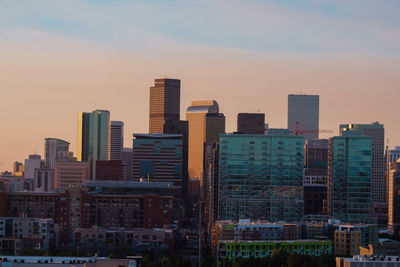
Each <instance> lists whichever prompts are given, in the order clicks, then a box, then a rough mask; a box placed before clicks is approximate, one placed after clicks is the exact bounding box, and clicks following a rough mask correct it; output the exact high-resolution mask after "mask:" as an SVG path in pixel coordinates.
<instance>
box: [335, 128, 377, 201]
mask: <svg viewBox="0 0 400 267" xmlns="http://www.w3.org/2000/svg"><path fill="white" fill-rule="evenodd" d="M339 131H340V135H344V132H346V133H347V134H348V133H351V134H361V135H364V136H369V137H371V138H372V180H371V183H372V185H371V186H372V203H373V204H377V203H382V202H385V177H384V174H385V129H384V127H383V124H380V123H379V122H374V123H371V124H341V125H340V128H339Z"/></svg>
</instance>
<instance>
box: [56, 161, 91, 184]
mask: <svg viewBox="0 0 400 267" xmlns="http://www.w3.org/2000/svg"><path fill="white" fill-rule="evenodd" d="M89 179H90V163H89V162H85V161H59V162H57V163H56V168H55V170H54V186H55V188H64V189H66V188H68V187H71V186H80V185H81V184H82V183H84V182H86V181H89Z"/></svg>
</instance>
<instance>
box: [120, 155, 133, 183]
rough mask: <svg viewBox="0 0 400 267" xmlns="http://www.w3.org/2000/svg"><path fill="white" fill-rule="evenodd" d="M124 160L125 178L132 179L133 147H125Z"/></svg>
mask: <svg viewBox="0 0 400 267" xmlns="http://www.w3.org/2000/svg"><path fill="white" fill-rule="evenodd" d="M122 161H123V164H124V175H123V177H124V178H123V179H124V180H127V181H130V180H132V163H133V148H130V147H124V148H123V149H122Z"/></svg>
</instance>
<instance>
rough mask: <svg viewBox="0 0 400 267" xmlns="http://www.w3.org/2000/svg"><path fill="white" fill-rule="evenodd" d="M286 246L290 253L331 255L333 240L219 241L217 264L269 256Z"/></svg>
mask: <svg viewBox="0 0 400 267" xmlns="http://www.w3.org/2000/svg"><path fill="white" fill-rule="evenodd" d="M279 248H284V249H285V250H286V251H287V252H288V253H297V254H300V255H313V256H321V255H331V254H332V241H328V240H285V241H284V240H281V241H235V240H221V241H219V242H218V252H217V256H218V259H217V260H218V262H217V266H223V265H224V263H226V262H227V261H233V262H234V261H235V259H237V258H240V257H242V258H245V259H248V258H250V257H254V258H265V257H269V256H270V255H271V254H272V252H273V251H274V250H275V249H279Z"/></svg>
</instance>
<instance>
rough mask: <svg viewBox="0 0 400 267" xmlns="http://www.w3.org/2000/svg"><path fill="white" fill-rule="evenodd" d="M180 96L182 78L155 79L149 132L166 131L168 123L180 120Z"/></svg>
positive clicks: (152, 88) (151, 91)
mask: <svg viewBox="0 0 400 267" xmlns="http://www.w3.org/2000/svg"><path fill="white" fill-rule="evenodd" d="M180 98H181V81H180V80H177V79H155V81H154V86H153V87H150V110H149V111H150V112H149V133H165V130H164V129H165V128H164V127H165V125H166V124H177V123H178V122H179V117H180V101H181V99H180Z"/></svg>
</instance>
